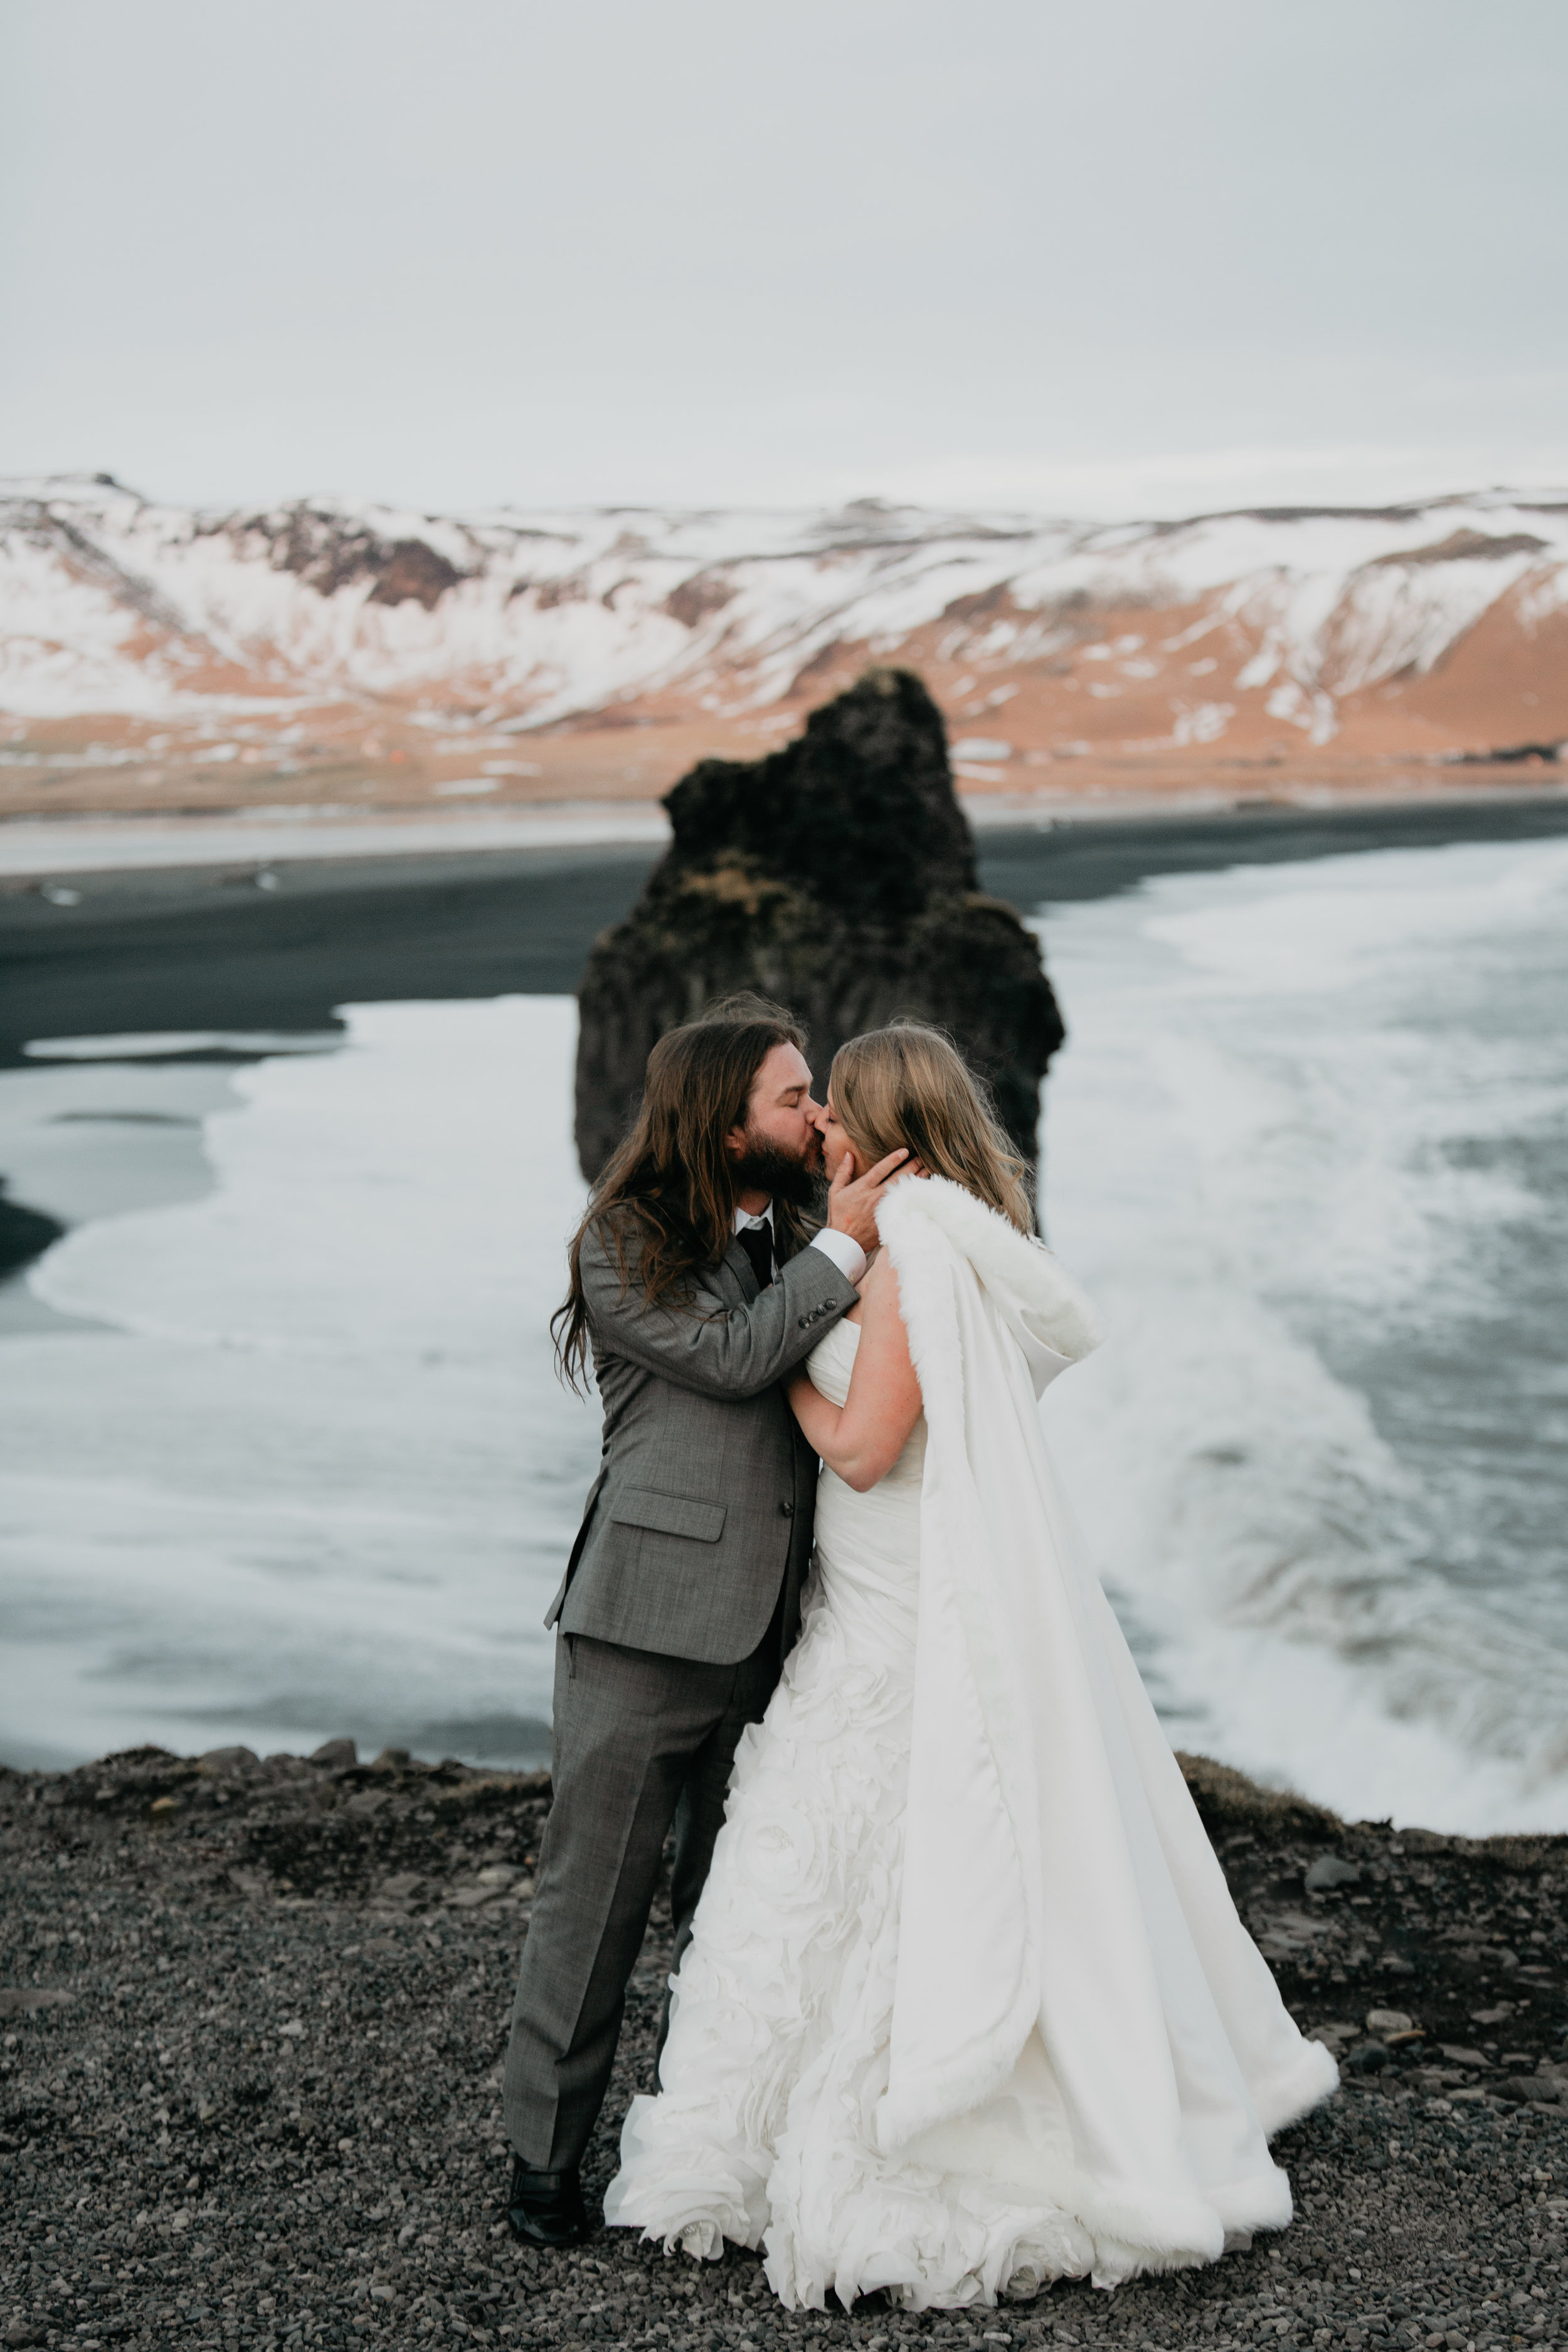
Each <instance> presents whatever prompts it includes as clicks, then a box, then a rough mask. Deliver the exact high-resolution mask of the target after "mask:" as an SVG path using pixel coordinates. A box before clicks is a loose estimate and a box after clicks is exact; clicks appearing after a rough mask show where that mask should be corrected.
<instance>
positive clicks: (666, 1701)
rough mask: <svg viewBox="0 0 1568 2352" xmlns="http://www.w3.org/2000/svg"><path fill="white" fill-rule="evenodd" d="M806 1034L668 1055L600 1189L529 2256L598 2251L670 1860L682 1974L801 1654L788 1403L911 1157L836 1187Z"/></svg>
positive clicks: (534, 1977) (530, 1961)
mask: <svg viewBox="0 0 1568 2352" xmlns="http://www.w3.org/2000/svg"><path fill="white" fill-rule="evenodd" d="M803 1043H804V1040H803V1037H802V1034H801V1032H800V1030H799V1029H798V1028H797V1027H796V1025H795V1022H794V1021H793V1020H791V1018H790V1017H789V1015H788V1014H787V1013H784V1012H782V1011H781V1010H780V1009H779V1008H778V1007H777V1006H776V1005H772V1004H768V1003H764V1002H763V1000H762V999H761V998H758V997H737V998H731V1000H729V1001H728V1002H727V1003H723V1004H721V1005H718V1006H715V1007H714V1008H713V1009H712V1010H711V1011H710V1013H707V1014H706V1015H705V1016H704V1017H703V1018H702V1019H701V1020H700V1021H694V1022H690V1023H689V1024H687V1025H686V1026H685V1027H684V1028H681V1029H675V1030H672V1031H670V1032H669V1034H668V1035H666V1036H664V1037H662V1038H661V1039H660V1040H659V1042H658V1045H656V1046H655V1047H654V1050H653V1053H652V1055H650V1056H649V1059H648V1066H647V1083H646V1087H645V1091H644V1094H643V1100H642V1108H641V1109H640V1111H639V1113H638V1116H637V1124H636V1126H635V1128H634V1129H633V1130H632V1132H631V1134H630V1135H629V1136H628V1137H627V1139H626V1142H625V1143H623V1144H622V1146H621V1147H620V1150H618V1151H617V1152H616V1155H615V1157H614V1158H613V1159H612V1160H611V1161H610V1163H609V1165H608V1167H607V1168H606V1169H605V1172H604V1174H603V1175H602V1176H601V1178H600V1179H599V1181H598V1183H597V1185H596V1186H595V1191H594V1195H593V1199H592V1201H591V1202H590V1203H589V1207H588V1212H587V1214H586V1216H585V1217H584V1222H583V1223H582V1225H581V1227H580V1228H579V1230H578V1233H577V1234H576V1237H575V1239H574V1242H573V1244H572V1251H571V1266H572V1279H571V1286H570V1289H569V1292H568V1295H567V1298H566V1303H565V1305H564V1306H563V1307H562V1309H561V1312H560V1314H559V1315H558V1316H557V1318H556V1322H555V1329H556V1337H557V1343H558V1348H559V1351H560V1360H561V1362H562V1365H563V1369H564V1370H565V1371H566V1373H567V1375H568V1377H570V1378H573V1379H574V1380H575V1379H576V1378H578V1377H579V1376H580V1375H581V1373H582V1372H583V1371H584V1369H585V1367H586V1363H587V1360H588V1359H589V1358H590V1357H591V1358H592V1361H593V1369H594V1377H595V1381H596V1382H597V1384H598V1389H599V1394H600V1398H601V1400H602V1402H603V1405H604V1413H605V1431H604V1452H603V1462H602V1465H601V1468H600V1471H599V1475H598V1477H597V1479H596V1480H595V1483H594V1486H593V1488H592V1490H591V1492H590V1494H589V1496H588V1502H587V1507H586V1510H585V1512H584V1518H583V1525H582V1528H581V1529H580V1531H579V1533H578V1536H577V1540H576V1542H575V1544H574V1546H573V1549H572V1557H571V1559H570V1560H569V1561H568V1563H567V1568H566V1574H565V1577H564V1579H563V1582H562V1586H561V1590H560V1591H559V1592H558V1593H557V1594H556V1596H555V1599H554V1601H552V1604H551V1608H550V1613H549V1615H548V1617H547V1618H546V1620H545V1622H546V1623H547V1624H553V1625H554V1626H555V1627H556V1643H555V1723H554V1745H553V1758H552V1778H553V1784H554V1796H553V1802H552V1808H551V1813H550V1820H549V1824H548V1826H547V1828H546V1831H545V1834H544V1842H543V1844H542V1848H541V1851H540V1858H539V1874H538V1891H537V1893H536V1895H535V1897H534V1902H533V1911H532V1917H531V1924H530V1927H529V1932H528V1939H527V1941H526V1943H525V1944H524V1947H523V1954H522V1967H521V1973H520V1975H519V1978H518V1987H517V2000H516V2003H515V2005H514V2008H513V2011H512V2021H511V2035H510V2042H509V2044H508V2048H507V2060H506V2086H505V2093H504V2111H505V2117H506V2130H507V2137H508V2138H509V2140H510V2145H511V2148H512V2153H513V2167H512V2179H511V2190H510V2198H509V2200H508V2203H509V2210H510V2221H511V2227H512V2231H513V2232H514V2234H515V2235H516V2236H517V2237H519V2238H521V2239H522V2240H524V2241H526V2242H531V2243H532V2244H535V2245H542V2246H564V2245H571V2244H573V2243H574V2242H576V2241H577V2240H578V2239H579V2238H581V2237H582V2236H584V2233H585V2231H586V2229H587V2221H586V2218H585V2215H584V2206H583V2193H582V2189H581V2185H580V2180H579V2167H580V2165H581V2162H582V2158H583V2153H584V2149H585V2148H586V2147H587V2145H588V2140H589V2137H590V2136H591V2134H592V2132H593V2129H594V2126H595V2122H596V2120H597V2118H598V2114H599V2109H600V2107H601V2106H602V2105H603V2104H604V2098H605V2091H606V2089H607V2087H608V2084H609V2080H610V2070H611V2068H612V2066H613V2064H614V2063H615V2055H616V2041H617V2038H618V2036H619V2033H620V2026H621V2013H622V2010H623V2007H624V2005H625V2000H626V1983H627V1980H628V1979H629V1978H630V1975H631V1972H632V1969H633V1967H634V1966H635V1964H636V1961H637V1954H638V1952H639V1951H640V1949H641V1948H642V1940H643V1935H644V1931H645V1929H646V1928H647V1918H648V1911H649V1907H650V1906H651V1904H652V1901H653V1895H654V1892H655V1888H656V1886H657V1885H658V1873H659V1865H660V1861H661V1858H662V1855H663V1852H664V1843H665V1838H666V1836H667V1834H668V1831H669V1829H670V1827H671V1824H672V1823H673V1825H674V1830H675V1859H674V1866H673V1871H672V1876H671V1889H670V1892H671V1908H672V1911H673V1915H674V1924H675V1966H677V1967H679V1961H680V1956H681V1954H682V1952H683V1951H684V1949H685V1948H686V1945H687V1943H688V1941H689V1937H690V1933H691V1917H692V1914H693V1912H694V1911H695V1909H696V1907H697V1898H698V1896H699V1895H700V1893H701V1891H702V1885H703V1881H704V1880H705V1879H706V1877H707V1875H708V1865H709V1862H710V1858H711V1855H712V1852H713V1841H714V1839H715V1837H716V1836H717V1835H718V1832H719V1827H720V1823H721V1820H722V1818H723V1811H724V1792H725V1789H726V1786H727V1784H728V1781H729V1777H730V1767H731V1761H732V1760H733V1758H734V1753H735V1748H736V1745H737V1743H738V1742H739V1740H740V1737H741V1734H742V1731H743V1730H744V1729H745V1727H746V1726H747V1724H749V1723H755V1722H757V1721H758V1720H759V1719H760V1717H761V1716H762V1714H763V1708H764V1707H765V1706H766V1705H767V1702H768V1698H769V1696H770V1694H771V1693H772V1691H773V1685H774V1684H775V1683H776V1682H777V1680H778V1676H779V1671H780V1668H781V1666H782V1664H783V1663H784V1658H785V1656H786V1655H787V1654H788V1652H789V1649H790V1647H791V1645H792V1643H794V1641H795V1632H796V1628H797V1625H798V1622H799V1615H800V1591H801V1585H802V1582H803V1580H804V1579H805V1572H806V1569H807V1566H808V1564H809V1561H810V1557H811V1539H812V1516H813V1511H814V1508H815V1504H816V1471H817V1463H816V1454H814V1453H813V1452H812V1451H811V1449H810V1447H809V1446H808V1445H807V1444H805V1440H804V1438H803V1437H802V1436H801V1435H800V1433H799V1431H798V1430H797V1428H796V1426H795V1420H794V1417H793V1415H792V1414H791V1412H790V1410H789V1407H788V1405H787V1404H786V1402H785V1401H784V1390H783V1387H782V1386H781V1385H780V1383H781V1382H782V1381H783V1380H784V1377H785V1375H786V1374H787V1373H788V1372H790V1371H791V1370H793V1369H794V1367H795V1365H796V1364H797V1363H799V1362H800V1360H801V1359H802V1358H803V1357H804V1356H805V1355H806V1354H807V1353H808V1352H809V1351H810V1349H813V1348H814V1347H816V1343H817V1341H818V1340H819V1339H821V1338H822V1337H823V1335H824V1333H825V1332H826V1330H828V1329H829V1328H831V1326H832V1325H833V1324H834V1323H835V1322H837V1319H838V1318H839V1317H840V1316H841V1315H843V1314H845V1313H846V1312H847V1309H848V1308H849V1307H853V1306H854V1304H855V1300H856V1295H857V1294H856V1289H855V1285H856V1284H857V1283H858V1281H859V1279H860V1277H861V1276H862V1274H863V1273H864V1271H865V1265H866V1258H865V1252H866V1251H867V1250H868V1248H869V1247H870V1246H871V1245H872V1244H873V1243H874V1241H875V1239H876V1209H877V1204H878V1202H879V1200H880V1198H881V1196H882V1192H883V1189H884V1186H885V1185H886V1183H887V1181H888V1180H889V1178H890V1177H891V1176H892V1174H893V1173H894V1171H895V1170H896V1169H897V1167H898V1165H899V1163H900V1161H902V1160H905V1159H906V1158H907V1156H908V1155H907V1154H906V1153H904V1152H901V1151H900V1152H894V1153H892V1154H890V1155H889V1158H887V1159H886V1160H881V1161H880V1162H879V1164H878V1166H877V1167H875V1168H873V1169H872V1170H871V1171H869V1173H868V1174H867V1175H866V1176H864V1177H861V1178H860V1179H858V1181H838V1182H837V1183H835V1185H834V1187H833V1188H832V1190H831V1192H830V1193H829V1195H828V1216H827V1225H826V1230H824V1231H822V1232H817V1233H814V1232H813V1230H812V1227H811V1225H810V1223H808V1221H807V1218H806V1216H805V1211H807V1210H808V1208H809V1207H810V1204H811V1202H813V1200H814V1199H815V1198H816V1193H817V1187H818V1180H819V1178H820V1176H821V1172H822V1144H821V1138H820V1134H819V1121H820V1118H821V1112H820V1109H819V1108H818V1106H817V1105H816V1103H814V1102H813V1100H812V1098H811V1072H810V1070H809V1068H808V1067H807V1066H806V1062H805V1055H804V1053H803V1051H802V1046H803Z"/></svg>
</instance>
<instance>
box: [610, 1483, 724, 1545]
mask: <svg viewBox="0 0 1568 2352" xmlns="http://www.w3.org/2000/svg"><path fill="white" fill-rule="evenodd" d="M610 1517H611V1518H612V1519H618V1520H619V1521H620V1523H621V1525H622V1526H623V1527H627V1528H653V1529H654V1531H655V1533H656V1534H658V1535H661V1536H689V1537H690V1538H691V1539H692V1541H693V1542H694V1543H717V1542H718V1540H719V1538H720V1537H721V1535H722V1534H723V1532H724V1506H723V1504H722V1503H692V1502H689V1501H688V1500H687V1498H686V1496H684V1495H656V1494H655V1493H654V1491H653V1489H652V1488H651V1487H650V1486H628V1487H627V1488H626V1492H625V1493H624V1494H621V1495H617V1496H616V1500H615V1504H614V1507H613V1508H612V1509H611V1512H610Z"/></svg>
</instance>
